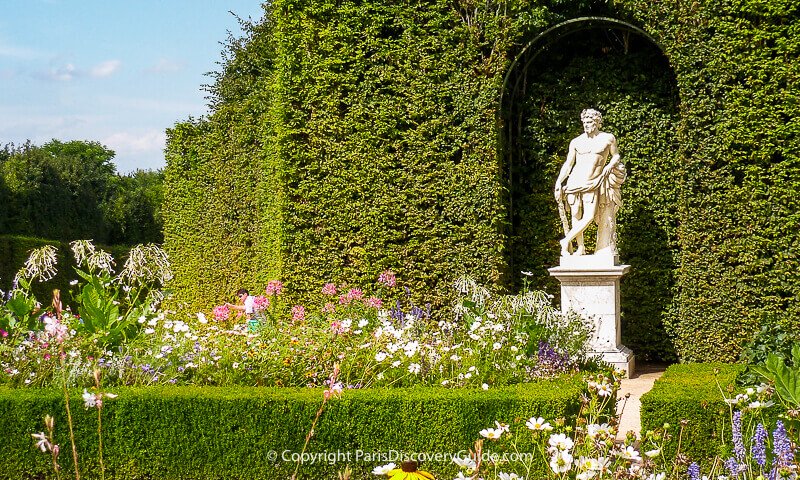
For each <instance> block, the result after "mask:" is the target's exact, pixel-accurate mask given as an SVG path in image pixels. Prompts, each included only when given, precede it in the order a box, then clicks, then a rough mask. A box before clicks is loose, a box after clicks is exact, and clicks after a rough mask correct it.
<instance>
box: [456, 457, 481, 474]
mask: <svg viewBox="0 0 800 480" xmlns="http://www.w3.org/2000/svg"><path fill="white" fill-rule="evenodd" d="M453 463H455V464H456V465H458V466H459V467H461V468H466V469H467V470H470V471H474V470H475V467H477V465H476V464H475V460H473V459H471V458H469V457H464V458H461V457H453Z"/></svg>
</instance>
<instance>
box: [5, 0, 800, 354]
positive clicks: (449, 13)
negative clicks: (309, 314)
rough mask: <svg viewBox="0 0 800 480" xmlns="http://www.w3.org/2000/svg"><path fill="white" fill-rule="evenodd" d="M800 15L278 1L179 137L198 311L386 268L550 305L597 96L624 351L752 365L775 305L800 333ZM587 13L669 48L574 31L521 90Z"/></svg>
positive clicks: (185, 250)
mask: <svg viewBox="0 0 800 480" xmlns="http://www.w3.org/2000/svg"><path fill="white" fill-rule="evenodd" d="M767 3H768V5H767ZM798 8H799V7H798V6H797V5H795V4H794V3H792V2H763V1H761V0H748V1H745V2H740V3H737V4H736V5H733V4H732V3H731V2H719V1H712V0H702V1H699V2H695V3H692V4H691V5H689V6H687V5H684V3H682V2H679V1H678V0H669V1H666V2H659V3H657V4H652V2H647V1H645V0H619V1H615V2H605V1H593V0H586V1H584V0H567V1H562V0H558V1H555V0H553V1H544V2H527V1H524V0H520V1H500V0H498V1H495V0H493V1H490V2H478V3H473V2H468V1H458V2H445V1H441V0H426V1H424V2H421V3H415V4H402V5H401V4H398V5H394V4H392V5H387V4H385V3H381V2H355V1H346V2H339V3H336V4H331V3H325V2H318V1H309V2H298V1H295V0H280V1H276V2H272V3H270V4H269V5H267V6H265V17H264V20H262V21H261V22H260V23H258V24H254V25H246V27H247V29H246V31H247V34H246V36H245V37H244V38H242V39H232V40H231V41H230V44H229V48H228V50H227V51H226V54H225V57H224V62H223V66H222V71H221V72H220V73H219V74H218V75H217V76H216V78H215V83H214V85H212V86H211V87H210V91H211V93H212V99H211V106H212V114H211V115H210V116H209V117H208V118H205V119H201V120H189V121H187V122H183V123H181V124H178V125H176V126H175V128H174V129H172V130H171V131H170V132H169V144H168V147H167V165H168V166H167V169H166V172H165V182H166V184H167V185H168V186H169V191H170V195H169V196H168V198H166V199H165V209H164V211H165V219H164V224H165V241H166V244H167V248H168V250H169V252H170V254H171V255H172V257H173V259H174V260H175V263H176V282H175V286H176V289H177V291H178V293H179V298H180V300H181V301H183V302H186V304H187V305H186V306H185V308H186V309H200V308H203V307H207V306H209V305H212V304H216V303H219V302H220V301H221V299H223V298H227V297H228V295H230V293H231V292H233V291H235V290H236V289H237V288H239V287H240V286H246V287H248V288H250V289H251V291H258V290H259V289H260V288H263V286H264V284H265V283H266V281H267V280H268V279H270V278H280V279H282V280H284V282H285V283H286V284H287V286H289V287H290V289H291V290H293V291H295V292H298V294H297V297H296V298H295V299H294V300H302V299H304V298H307V297H308V296H309V295H310V292H312V291H313V290H314V289H315V288H317V286H318V285H320V284H321V283H323V282H324V281H333V282H336V283H342V282H344V281H351V282H354V283H356V284H364V283H366V281H369V280H371V279H373V278H375V277H376V276H377V273H379V272H380V271H382V270H384V269H387V268H391V269H392V270H394V271H395V272H397V273H398V275H399V277H400V278H402V279H404V280H406V281H407V282H408V283H409V286H410V287H411V289H412V291H413V292H415V295H425V297H426V298H425V300H426V301H431V302H432V303H434V304H435V305H446V304H449V301H450V300H451V299H452V297H450V296H449V294H448V292H449V291H450V289H449V285H450V283H451V282H452V280H453V279H455V278H456V277H458V276H459V275H460V274H463V273H467V274H470V275H471V276H473V277H475V278H476V279H478V280H479V281H480V282H481V283H485V282H488V283H491V284H494V285H495V286H496V287H497V288H498V289H502V288H509V287H510V288H516V287H518V285H515V280H514V279H515V278H516V277H517V275H518V271H519V270H523V269H524V270H529V271H532V272H533V273H534V281H535V282H536V283H535V285H534V286H536V287H545V288H548V289H550V291H551V292H554V291H555V289H556V285H554V283H552V280H551V279H549V277H547V276H546V274H545V267H546V266H550V265H553V264H554V263H555V262H556V260H557V259H556V257H555V256H556V255H557V251H558V250H557V248H556V247H555V241H556V240H557V239H558V237H559V235H560V231H559V226H558V224H557V218H558V217H557V215H555V211H554V202H553V201H552V194H551V192H550V190H551V186H552V183H553V179H554V178H555V169H556V168H557V166H558V164H559V162H561V160H562V158H561V157H562V156H563V155H564V151H565V147H566V145H567V142H568V140H569V138H571V137H573V136H575V135H577V133H579V130H578V127H579V123H578V122H577V115H578V113H579V111H580V109H582V108H584V107H586V106H593V107H598V108H600V109H601V110H602V111H603V112H604V113H605V116H606V124H605V126H604V128H605V129H606V130H607V131H609V132H612V133H614V134H615V135H616V136H617V138H618V140H619V143H620V149H621V152H622V155H623V160H624V161H625V162H626V164H627V166H628V170H629V172H630V176H629V179H628V181H627V182H626V184H625V185H624V187H623V199H624V202H625V205H624V206H623V208H622V209H621V210H620V212H619V224H620V225H619V235H620V250H621V253H622V260H623V261H624V262H626V263H630V264H631V265H632V266H633V268H632V270H631V273H630V275H629V276H627V277H626V278H625V279H624V284H623V289H622V292H623V293H622V295H623V297H622V305H623V341H624V342H625V343H626V344H628V345H631V346H633V347H634V350H635V351H637V353H639V354H640V355H642V356H643V357H650V358H661V359H666V360H672V359H675V358H676V357H677V358H680V359H682V360H686V361H710V360H719V361H734V360H736V359H737V358H738V356H739V354H740V352H741V348H742V345H743V343H744V341H745V340H746V339H749V338H750V337H751V336H752V334H753V333H754V332H755V331H756V330H758V328H759V320H760V319H761V318H762V316H763V315H764V314H772V315H774V316H775V317H776V318H777V320H778V322H779V323H781V324H782V325H783V326H784V327H785V328H786V329H787V331H791V330H795V331H796V330H798V329H800V323H798V322H800V295H798V292H800V277H798V274H797V272H799V271H800V264H798V262H800V260H798V259H800V255H798V248H800V247H798V245H800V242H798V232H800V224H799V223H798V222H800V216H798V215H797V213H796V212H798V211H800V198H798V196H797V194H796V192H797V191H798V190H800V154H798V152H796V151H795V150H794V149H792V148H791V145H793V143H795V142H794V140H795V139H796V137H797V135H798V133H800V123H798V122H794V121H791V119H792V118H793V117H794V116H795V111H796V110H797V107H798V105H800V93H799V92H800V90H798V89H797V87H796V85H797V84H798V80H800V63H798V62H793V61H791V59H794V58H796V57H797V56H798V54H800V35H797V32H796V24H797V22H796V20H797V18H798V14H799V13H798ZM585 15H606V16H609V17H612V18H616V19H621V20H624V21H626V22H629V23H630V24H632V25H634V26H637V27H640V28H642V29H643V30H644V31H645V32H647V34H649V35H650V36H651V37H652V38H653V39H655V41H656V42H658V47H659V48H658V49H656V48H655V47H654V46H653V45H651V44H650V43H649V40H646V39H644V38H642V37H640V36H637V34H635V33H631V32H628V31H625V30H624V29H618V28H616V27H615V28H610V27H609V25H608V24H602V23H598V22H594V23H591V22H586V23H583V24H580V23H575V24H571V25H572V26H575V27H576V28H574V29H573V30H571V31H566V30H564V31H556V32H551V33H550V34H549V36H548V37H547V38H545V39H544V40H543V41H542V42H541V43H540V44H539V45H537V46H535V47H536V48H532V49H530V50H527V51H526V52H527V53H526V54H525V55H534V54H536V55H538V58H532V57H531V56H527V57H525V56H523V57H521V58H520V60H521V62H519V63H518V64H517V65H518V66H519V68H516V69H515V70H514V71H513V72H510V74H509V77H508V79H509V81H508V82H506V83H504V81H503V79H504V76H505V75H506V73H508V72H507V70H508V68H509V66H510V64H511V61H512V60H513V59H514V58H516V57H517V56H518V55H519V54H520V52H521V51H522V50H523V48H524V46H525V45H526V44H527V43H528V42H529V41H531V40H532V39H533V38H535V37H536V36H537V35H539V34H540V33H542V32H544V31H545V30H546V29H547V28H549V27H551V26H554V25H556V24H558V23H559V22H562V21H564V20H569V19H574V18H575V17H578V16H585ZM579 26H585V27H589V26H592V27H593V28H585V29H581V28H577V27H579ZM539 47H542V49H539ZM539 50H541V51H539ZM528 60H530V62H528ZM520 86H524V88H522V87H520ZM501 94H502V95H503V98H505V99H512V100H511V103H512V105H513V107H509V105H504V104H501V103H500V97H501ZM587 103H588V105H587ZM0 193H2V192H0ZM419 300H420V297H415V301H417V302H418V303H421V302H419Z"/></svg>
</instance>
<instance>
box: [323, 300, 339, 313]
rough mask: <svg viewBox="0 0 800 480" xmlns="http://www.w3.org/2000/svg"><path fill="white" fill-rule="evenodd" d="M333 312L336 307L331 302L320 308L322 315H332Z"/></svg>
mask: <svg viewBox="0 0 800 480" xmlns="http://www.w3.org/2000/svg"><path fill="white" fill-rule="evenodd" d="M335 310H336V305H334V304H333V303H331V302H328V303H326V304H325V306H324V307H322V313H333V312H334V311H335Z"/></svg>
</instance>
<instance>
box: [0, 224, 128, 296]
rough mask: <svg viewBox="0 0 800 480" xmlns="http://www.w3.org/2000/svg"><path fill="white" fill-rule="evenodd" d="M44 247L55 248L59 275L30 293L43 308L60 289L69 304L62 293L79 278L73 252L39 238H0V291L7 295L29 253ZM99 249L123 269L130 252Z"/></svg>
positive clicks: (36, 284) (117, 248) (66, 245)
mask: <svg viewBox="0 0 800 480" xmlns="http://www.w3.org/2000/svg"><path fill="white" fill-rule="evenodd" d="M45 245H53V246H54V247H56V249H57V251H58V253H57V254H56V259H57V261H58V265H57V266H56V268H57V271H58V273H57V274H56V276H55V277H53V278H52V279H50V280H48V281H46V282H39V281H35V282H33V284H32V285H31V289H32V291H33V293H34V295H35V296H36V298H37V299H38V300H39V302H41V303H43V304H49V303H50V302H51V300H52V298H53V297H52V295H53V290H54V289H59V290H61V291H62V292H64V294H62V297H61V298H62V300H63V301H64V302H65V303H68V302H69V300H70V297H69V295H66V294H65V292H68V291H69V290H70V284H69V282H71V281H72V280H76V279H77V278H78V275H77V274H76V273H75V270H74V267H75V258H74V257H73V256H72V250H71V249H70V248H69V243H65V242H59V241H57V240H45V239H42V238H34V237H21V236H16V235H0V290H3V292H8V291H9V290H10V289H11V287H12V282H13V281H14V277H15V276H16V274H17V272H19V270H20V268H22V267H23V266H24V265H25V261H26V260H28V256H29V255H30V253H31V251H32V250H34V249H37V248H41V247H44V246H45ZM100 248H102V249H104V250H106V251H108V252H109V253H110V254H111V256H113V257H114V260H115V261H116V263H117V265H122V264H124V262H125V258H126V257H127V255H128V251H130V247H125V246H112V247H104V246H100Z"/></svg>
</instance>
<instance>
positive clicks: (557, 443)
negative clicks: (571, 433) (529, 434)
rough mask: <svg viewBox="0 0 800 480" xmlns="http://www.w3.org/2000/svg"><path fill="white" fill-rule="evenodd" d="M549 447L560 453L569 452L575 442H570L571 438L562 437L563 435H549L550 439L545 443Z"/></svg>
mask: <svg viewBox="0 0 800 480" xmlns="http://www.w3.org/2000/svg"><path fill="white" fill-rule="evenodd" d="M547 442H548V443H549V444H550V446H551V447H554V448H556V449H558V450H561V451H566V450H571V449H572V446H573V445H575V442H573V441H572V439H571V438H569V437H568V436H566V435H564V434H563V433H556V434H553V435H550V438H549V439H548V441H547Z"/></svg>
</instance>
